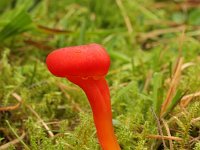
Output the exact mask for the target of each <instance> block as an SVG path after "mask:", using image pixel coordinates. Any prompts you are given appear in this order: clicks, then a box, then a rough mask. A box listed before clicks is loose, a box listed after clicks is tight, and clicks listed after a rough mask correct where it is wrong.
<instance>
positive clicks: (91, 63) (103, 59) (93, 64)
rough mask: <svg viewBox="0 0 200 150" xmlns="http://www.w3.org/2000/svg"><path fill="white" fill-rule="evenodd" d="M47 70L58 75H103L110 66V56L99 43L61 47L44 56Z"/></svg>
mask: <svg viewBox="0 0 200 150" xmlns="http://www.w3.org/2000/svg"><path fill="white" fill-rule="evenodd" d="M46 64H47V67H48V69H49V71H50V72H51V73H52V74H54V75H55V76H58V77H66V76H81V77H90V76H105V75H106V74H107V72H108V69H109V67H110V58H109V55H108V54H107V52H106V50H105V49H104V48H103V47H102V46H101V45H99V44H88V45H81V46H72V47H66V48H61V49H58V50H55V51H53V52H51V53H50V54H49V55H48V56H47V58H46Z"/></svg>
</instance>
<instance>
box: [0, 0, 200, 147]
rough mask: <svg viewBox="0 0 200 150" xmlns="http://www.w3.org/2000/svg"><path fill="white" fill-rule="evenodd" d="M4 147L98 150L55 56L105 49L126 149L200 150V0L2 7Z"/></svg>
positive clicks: (80, 96)
mask: <svg viewBox="0 0 200 150" xmlns="http://www.w3.org/2000/svg"><path fill="white" fill-rule="evenodd" d="M0 12H1V13H0V41H1V42H0V58H1V59H0V149H33V150H37V149H41V150H42V149H44V150H46V149H49V150H51V149H52V150H54V149H58V150H61V149H67V150H68V149H69V150H71V149H72V150H99V149H100V147H99V144H98V141H97V139H96V132H95V128H94V124H93V120H92V116H91V115H92V114H91V110H90V107H89V104H88V101H87V100H86V97H85V95H84V93H83V92H82V91H81V90H80V89H79V88H78V87H77V86H75V85H73V84H71V83H69V82H68V81H67V80H65V79H64V78H56V77H54V76H53V75H51V74H50V73H49V72H48V70H47V68H46V65H45V58H46V56H47V54H48V53H50V52H51V51H52V50H54V49H56V48H59V47H66V46H71V45H80V44H86V43H94V42H95V43H100V44H102V45H104V47H105V48H106V49H107V51H108V53H109V54H110V57H111V61H112V64H111V68H110V71H109V74H108V75H107V81H108V83H109V85H110V90H111V98H112V111H113V124H114V127H115V133H116V135H117V137H118V141H119V143H120V146H121V148H122V149H123V150H149V149H152V150H161V149H170V150H173V149H174V150H179V149H187V150H199V149H200V130H199V129H200V109H199V108H200V101H199V100H200V99H199V96H200V94H199V91H200V82H199V81H200V76H199V74H200V65H199V64H200V42H199V41H200V20H199V16H200V7H199V2H198V1H195V0H179V1H168V0H162V1H159V0H134V1H131V0H129V1H128V0H127V1H125V0H95V1H94V0H93V1H92V0H74V1H73V0H67V1H65V0H59V1H57V0H51V1H50V0H40V1H39V0H29V1H27V0H16V1H13V0H7V1H1V2H0Z"/></svg>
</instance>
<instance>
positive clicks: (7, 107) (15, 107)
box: [0, 93, 22, 111]
mask: <svg viewBox="0 0 200 150" xmlns="http://www.w3.org/2000/svg"><path fill="white" fill-rule="evenodd" d="M12 95H13V97H15V98H16V99H17V100H18V102H19V103H17V104H16V105H13V106H6V107H0V111H10V110H15V109H17V108H18V107H19V106H20V104H21V103H22V100H21V98H20V97H19V96H18V95H16V93H13V94H12Z"/></svg>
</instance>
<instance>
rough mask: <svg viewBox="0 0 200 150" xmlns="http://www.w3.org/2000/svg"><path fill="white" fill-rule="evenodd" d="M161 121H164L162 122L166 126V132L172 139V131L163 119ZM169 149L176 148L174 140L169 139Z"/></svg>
mask: <svg viewBox="0 0 200 150" xmlns="http://www.w3.org/2000/svg"><path fill="white" fill-rule="evenodd" d="M161 120H162V122H163V125H164V127H165V129H166V131H167V135H168V136H169V137H171V133H170V129H169V126H168V124H167V123H166V121H165V120H164V119H161ZM169 147H170V150H173V149H174V148H173V147H174V146H173V143H172V139H169Z"/></svg>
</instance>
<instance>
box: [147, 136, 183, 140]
mask: <svg viewBox="0 0 200 150" xmlns="http://www.w3.org/2000/svg"><path fill="white" fill-rule="evenodd" d="M147 138H152V139H164V140H174V141H182V140H183V139H181V138H179V137H175V136H161V135H147Z"/></svg>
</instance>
